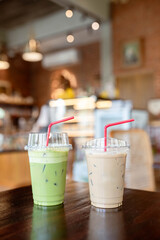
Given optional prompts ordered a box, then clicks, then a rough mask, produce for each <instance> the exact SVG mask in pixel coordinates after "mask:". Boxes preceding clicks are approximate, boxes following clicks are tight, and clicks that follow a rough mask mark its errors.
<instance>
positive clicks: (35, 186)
mask: <svg viewBox="0 0 160 240" xmlns="http://www.w3.org/2000/svg"><path fill="white" fill-rule="evenodd" d="M29 159H30V171H31V179H32V192H33V199H34V203H35V204H38V205H43V206H53V205H58V204H61V203H63V201H64V192H65V183H66V169H67V159H68V150H52V149H46V150H35V151H34V150H32V151H29Z"/></svg>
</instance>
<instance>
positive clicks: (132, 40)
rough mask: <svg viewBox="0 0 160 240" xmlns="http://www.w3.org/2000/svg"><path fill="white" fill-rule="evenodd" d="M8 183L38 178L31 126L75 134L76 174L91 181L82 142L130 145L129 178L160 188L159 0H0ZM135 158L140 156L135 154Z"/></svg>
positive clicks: (72, 170) (134, 184)
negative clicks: (30, 151)
mask: <svg viewBox="0 0 160 240" xmlns="http://www.w3.org/2000/svg"><path fill="white" fill-rule="evenodd" d="M0 12H1V14H0V190H1V191H4V190H7V189H13V188H17V187H20V186H26V185H30V184H31V180H30V170H29V162H28V155H27V151H25V150H24V147H25V145H26V144H27V141H28V134H29V132H32V131H33V132H39V131H41V132H45V131H47V127H48V125H49V123H50V122H54V121H56V120H59V119H63V118H65V117H69V116H74V117H75V119H74V120H72V121H69V122H66V123H64V124H59V125H57V126H55V127H53V128H52V131H64V132H67V133H68V135H69V139H70V143H71V144H72V146H73V150H72V151H71V152H70V156H69V161H68V175H67V177H68V179H73V180H75V181H85V182H87V181H88V178H87V164H86V159H85V154H84V151H83V149H82V144H83V143H85V142H86V141H87V140H88V139H92V138H101V137H103V134H104V126H105V125H106V124H108V123H112V122H116V121H121V120H125V119H129V118H134V119H135V121H134V122H133V123H130V124H124V125H119V126H115V127H111V128H109V129H108V135H109V136H112V137H116V138H119V139H121V138H125V139H126V140H127V141H128V142H129V144H130V146H131V147H130V153H129V155H128V159H127V165H126V176H125V185H126V187H129V188H136V189H144V190H150V191H154V190H160V187H159V185H160V172H159V166H160V165H159V164H160V15H159V12H160V2H159V0H154V1H152V0H86V1H78V0H23V1H21V0H12V1H11V0H1V1H0ZM135 156H136V157H135Z"/></svg>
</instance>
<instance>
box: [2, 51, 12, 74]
mask: <svg viewBox="0 0 160 240" xmlns="http://www.w3.org/2000/svg"><path fill="white" fill-rule="evenodd" d="M9 66H10V64H9V62H8V57H7V55H6V54H5V53H2V54H0V70H6V69H8V68H9Z"/></svg>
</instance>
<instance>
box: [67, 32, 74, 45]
mask: <svg viewBox="0 0 160 240" xmlns="http://www.w3.org/2000/svg"><path fill="white" fill-rule="evenodd" d="M67 42H68V43H72V42H74V36H73V35H72V34H71V33H70V34H68V35H67Z"/></svg>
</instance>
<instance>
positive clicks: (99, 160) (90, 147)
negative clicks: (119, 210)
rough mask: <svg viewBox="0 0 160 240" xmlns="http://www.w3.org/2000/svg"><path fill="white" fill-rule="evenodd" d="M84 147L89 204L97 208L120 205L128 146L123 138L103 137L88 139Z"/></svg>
mask: <svg viewBox="0 0 160 240" xmlns="http://www.w3.org/2000/svg"><path fill="white" fill-rule="evenodd" d="M83 148H84V149H85V153H86V158H87V166H88V181H89V191H90V199H91V204H92V205H93V206H95V207H99V208H116V207H119V206H121V205H122V201H123V192H124V174H125V163H126V156H127V151H128V148H129V146H128V145H127V143H126V142H125V141H123V140H117V139H114V138H108V139H107V147H106V151H105V147H104V138H100V139H94V140H91V141H88V142H87V143H86V144H85V145H83Z"/></svg>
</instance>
